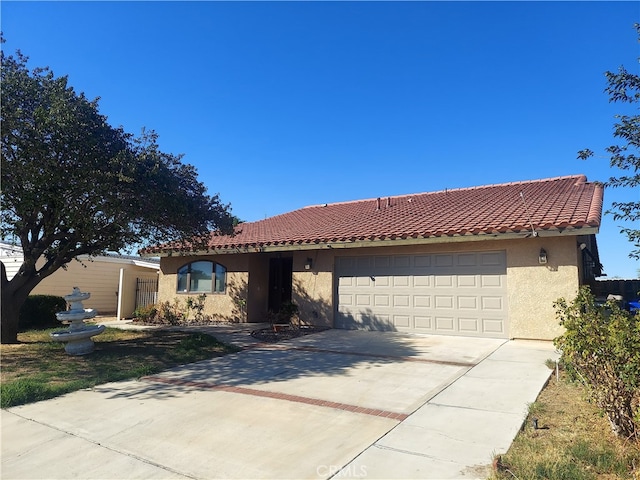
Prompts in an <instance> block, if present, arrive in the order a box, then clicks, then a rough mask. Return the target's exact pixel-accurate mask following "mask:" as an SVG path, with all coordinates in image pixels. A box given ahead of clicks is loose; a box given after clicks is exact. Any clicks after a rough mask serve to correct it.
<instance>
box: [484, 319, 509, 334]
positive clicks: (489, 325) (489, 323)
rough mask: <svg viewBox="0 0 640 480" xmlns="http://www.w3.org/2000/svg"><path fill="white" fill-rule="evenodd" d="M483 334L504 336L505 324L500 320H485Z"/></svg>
mask: <svg viewBox="0 0 640 480" xmlns="http://www.w3.org/2000/svg"><path fill="white" fill-rule="evenodd" d="M482 332H483V333H486V334H492V333H493V334H504V333H505V331H504V322H503V321H502V319H500V318H483V319H482Z"/></svg>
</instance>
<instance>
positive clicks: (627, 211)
mask: <svg viewBox="0 0 640 480" xmlns="http://www.w3.org/2000/svg"><path fill="white" fill-rule="evenodd" d="M634 28H635V29H636V31H637V32H638V36H639V37H640V24H638V23H636V24H635V25H634ZM605 76H606V78H607V88H606V89H605V92H606V93H607V94H608V95H609V101H610V102H614V103H617V102H622V103H629V104H631V105H633V106H635V111H636V112H637V111H638V108H639V107H640V76H638V75H636V74H633V73H631V72H629V71H628V70H627V69H625V68H624V67H623V66H621V67H620V68H619V69H618V71H617V72H605ZM615 118H616V119H617V122H616V123H614V125H613V127H614V130H613V136H614V137H616V138H619V139H620V140H621V142H622V143H621V144H620V145H611V146H610V147H607V148H606V149H605V150H606V151H607V153H608V154H609V163H610V165H611V167H612V168H617V169H620V170H622V171H623V172H622V173H621V174H620V175H618V176H612V177H610V178H609V180H608V181H607V182H605V185H606V186H609V187H614V188H615V187H639V186H640V155H639V153H638V149H639V148H640V115H638V114H637V113H636V114H635V115H616V116H615ZM592 155H593V151H591V150H589V149H585V150H581V151H580V152H578V158H581V159H583V160H584V159H586V158H588V157H591V156H592ZM627 172H628V173H627ZM636 193H637V192H636ZM607 213H610V214H612V215H613V218H614V220H623V221H627V222H629V223H631V222H638V221H639V220H640V201H638V200H635V201H633V200H632V201H629V202H613V203H612V209H611V210H609V211H608V212H607ZM621 233H623V234H625V235H626V236H627V237H628V238H629V241H630V242H632V243H633V245H634V246H635V249H634V250H632V251H631V253H630V254H629V256H630V257H632V258H640V229H638V228H637V223H636V224H635V225H634V227H623V228H622V229H621Z"/></svg>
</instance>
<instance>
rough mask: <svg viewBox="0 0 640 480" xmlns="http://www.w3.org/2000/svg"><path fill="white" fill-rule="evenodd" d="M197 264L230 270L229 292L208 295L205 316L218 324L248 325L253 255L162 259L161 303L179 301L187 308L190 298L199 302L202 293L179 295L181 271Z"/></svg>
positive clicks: (159, 299)
mask: <svg viewBox="0 0 640 480" xmlns="http://www.w3.org/2000/svg"><path fill="white" fill-rule="evenodd" d="M197 260H211V261H213V262H217V263H219V264H221V265H223V266H224V267H225V268H226V269H227V288H226V290H225V292H224V293H207V298H206V299H205V307H204V311H203V313H204V314H205V315H210V316H211V317H213V318H214V319H216V320H224V321H234V322H239V321H246V313H245V312H246V300H247V294H246V292H247V285H248V281H249V274H248V267H249V255H208V256H200V257H168V258H162V259H161V262H160V272H161V274H160V279H159V282H158V302H165V301H168V302H171V303H173V302H174V300H176V299H177V300H178V302H179V303H180V304H181V305H183V306H184V302H185V301H186V299H187V298H188V297H192V298H195V297H197V296H198V295H199V294H198V293H176V287H177V282H178V280H177V271H178V268H180V267H182V266H183V265H185V264H187V263H189V262H193V261H197ZM243 300H244V302H243ZM243 303H244V304H245V305H243Z"/></svg>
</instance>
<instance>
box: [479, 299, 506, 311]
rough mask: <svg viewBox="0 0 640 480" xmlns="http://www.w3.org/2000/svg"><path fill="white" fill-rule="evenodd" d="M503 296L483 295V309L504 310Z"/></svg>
mask: <svg viewBox="0 0 640 480" xmlns="http://www.w3.org/2000/svg"><path fill="white" fill-rule="evenodd" d="M502 300H503V299H502V297H482V309H483V310H502V309H503V301H502Z"/></svg>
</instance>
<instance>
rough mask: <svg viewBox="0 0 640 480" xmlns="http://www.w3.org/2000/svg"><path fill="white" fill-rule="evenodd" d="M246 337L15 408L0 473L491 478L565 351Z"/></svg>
mask: <svg viewBox="0 0 640 480" xmlns="http://www.w3.org/2000/svg"><path fill="white" fill-rule="evenodd" d="M207 330H208V331H209V332H210V333H212V334H214V335H215V336H217V337H218V338H220V339H221V340H223V341H224V340H226V339H228V338H231V337H226V335H234V336H235V337H236V338H238V336H239V333H238V331H235V330H234V331H233V332H226V331H224V330H223V329H222V328H221V329H218V330H216V327H208V328H207ZM240 337H242V335H240ZM243 338H244V337H243ZM245 340H246V339H245ZM244 345H245V347H246V349H245V350H244V351H242V352H240V353H237V354H233V355H227V356H225V357H221V358H217V359H212V360H208V361H204V362H199V363H196V364H191V365H185V366H183V367H180V368H176V369H172V370H169V371H166V372H163V373H161V374H158V375H154V376H152V377H147V378H143V379H139V380H136V381H126V382H118V383H111V384H106V385H101V386H98V387H95V388H94V389H91V390H83V391H79V392H74V393H71V394H68V395H65V396H63V397H59V398H56V399H52V400H48V401H45V402H38V403H34V404H30V405H24V406H20V407H14V408H10V409H8V410H3V411H2V417H1V421H2V447H1V453H2V462H1V467H2V471H1V474H2V478H11V479H19V478H50V479H63V478H64V479H66V478H92V479H97V478H128V479H132V478H158V479H160V478H162V479H166V478H202V479H208V478H212V479H213V478H264V479H282V478H291V479H293V478H296V479H297V478H331V477H335V478H402V479H406V478H434V479H444V478H485V477H486V475H487V473H488V466H489V464H490V462H491V459H492V456H493V454H495V453H500V452H504V451H506V450H507V449H508V447H509V445H510V444H511V442H512V440H513V438H514V437H515V435H516V434H517V432H518V430H519V428H520V427H521V425H522V422H523V421H524V418H525V416H526V412H527V408H528V404H529V403H531V402H533V401H535V399H536V397H537V395H538V393H539V392H540V390H541V389H542V387H543V386H544V384H545V382H546V381H547V380H548V378H549V376H550V374H551V371H550V370H549V369H548V368H547V367H546V366H545V364H544V362H545V360H547V359H549V358H552V359H555V358H556V354H555V353H554V348H553V346H552V345H551V344H550V343H547V342H526V341H505V340H498V339H481V338H465V337H444V336H422V335H405V334H400V333H387V332H384V333H383V332H358V331H344V330H330V331H326V332H322V333H318V334H314V335H309V336H306V337H301V338H298V339H295V340H292V341H288V342H282V343H278V344H269V345H265V344H259V343H252V342H247V341H244Z"/></svg>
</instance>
